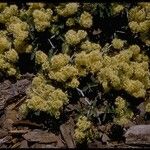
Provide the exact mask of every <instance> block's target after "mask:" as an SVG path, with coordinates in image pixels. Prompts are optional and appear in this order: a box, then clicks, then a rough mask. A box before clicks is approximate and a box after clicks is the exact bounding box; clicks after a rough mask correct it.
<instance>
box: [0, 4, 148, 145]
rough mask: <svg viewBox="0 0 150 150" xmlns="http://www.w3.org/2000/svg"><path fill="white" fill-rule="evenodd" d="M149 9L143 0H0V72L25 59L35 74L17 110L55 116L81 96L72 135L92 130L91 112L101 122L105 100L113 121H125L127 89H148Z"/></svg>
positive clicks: (135, 94) (84, 137) (88, 135)
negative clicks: (124, 0) (126, 0)
mask: <svg viewBox="0 0 150 150" xmlns="http://www.w3.org/2000/svg"><path fill="white" fill-rule="evenodd" d="M149 10H150V3H137V4H136V5H135V4H134V5H133V4H121V3H110V4H105V3H104V4H103V3H93V4H89V3H71V2H70V3H59V4H48V3H47V4H46V3H27V4H22V6H19V5H17V4H16V5H14V4H7V3H0V26H1V28H0V75H1V74H2V75H3V76H4V77H6V78H7V77H9V76H11V77H14V78H15V77H16V78H19V77H20V75H21V74H23V71H22V70H28V71H29V70H30V69H28V68H30V67H31V68H32V69H31V70H30V72H32V73H34V74H35V77H34V78H33V80H32V84H31V86H30V87H29V88H28V90H27V98H26V101H25V102H24V103H23V104H22V105H21V106H20V113H21V114H22V116H23V117H27V116H28V114H29V112H31V111H32V112H44V113H47V114H49V115H50V116H51V117H54V118H56V119H58V120H59V119H60V116H61V114H64V112H65V111H66V106H67V105H69V104H71V105H79V103H80V98H81V96H82V98H84V101H86V103H88V106H85V108H82V107H81V106H80V107H81V108H80V107H79V108H80V110H78V111H77V112H75V114H78V115H79V116H80V117H79V118H78V120H77V123H76V128H75V133H74V138H75V140H76V142H77V143H83V142H85V141H86V142H91V141H92V139H94V138H96V134H95V133H94V132H97V130H96V129H94V128H95V127H93V122H92V119H93V118H94V117H95V118H96V117H97V119H98V121H99V123H101V120H100V119H101V118H100V117H101V112H102V111H105V112H103V114H106V113H110V112H109V111H108V108H109V109H110V110H111V113H113V115H112V116H113V119H112V120H113V123H115V124H119V125H124V124H128V122H129V121H130V120H132V118H133V116H134V115H136V114H135V112H134V111H133V110H132V108H131V109H130V108H129V106H130V101H132V99H131V100H128V97H129V96H130V97H132V98H133V99H136V100H137V101H138V99H143V100H144V99H146V97H147V95H148V92H147V91H148V90H149V89H150V69H149V60H150V59H149V46H150V36H149V35H150V34H149V33H150V19H149V17H150V14H149ZM119 17H120V18H121V19H120V20H119V21H118V20H117V21H116V18H117V19H118V18H119ZM122 18H124V20H125V21H124V22H123V23H122V21H121V20H122ZM116 22H117V23H116ZM114 24H115V25H114ZM28 64H29V65H28ZM30 65H31V66H30ZM21 67H22V68H21ZM25 72H26V71H25ZM95 87H96V88H95ZM94 88H95V89H94ZM93 89H94V90H93ZM114 91H115V92H114ZM77 92H78V93H77ZM90 92H93V93H94V94H93V93H92V94H91V93H90ZM96 92H98V96H97V95H96V94H97V93H96ZM111 92H112V93H111ZM113 92H114V93H115V94H114V93H113ZM95 93H96V94H95ZM99 93H102V95H104V100H103V99H102V97H101V96H100V94H99ZM109 93H111V94H112V95H113V94H114V95H115V96H114V95H113V96H114V97H113V98H112V99H111V98H106V97H107V94H108V95H109ZM116 93H117V94H116ZM118 93H119V94H118ZM122 93H123V94H122ZM124 93H125V94H124ZM74 95H75V96H74ZM89 95H90V96H89ZM91 95H92V96H93V95H94V96H93V97H92V96H91ZM124 95H125V96H124ZM127 95H128V96H127ZM88 96H89V97H88ZM87 97H88V98H87ZM74 99H75V100H74ZM127 101H128V102H127ZM103 102H107V104H108V105H107V106H106V105H104V104H103ZM75 103H76V104H75ZM106 108H107V109H106ZM145 109H146V112H150V104H149V102H148V100H147V101H146V102H145ZM106 110H107V111H106ZM112 110H113V111H112ZM65 113H66V112H65ZM66 114H67V115H68V114H69V113H68V112H67V113H66ZM69 115H70V114H69ZM104 116H105V115H104ZM99 118H100V119H99ZM102 120H103V119H102Z"/></svg>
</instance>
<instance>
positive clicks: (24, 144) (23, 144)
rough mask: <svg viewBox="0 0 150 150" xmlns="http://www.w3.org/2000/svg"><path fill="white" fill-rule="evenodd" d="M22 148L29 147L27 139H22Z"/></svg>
mask: <svg viewBox="0 0 150 150" xmlns="http://www.w3.org/2000/svg"><path fill="white" fill-rule="evenodd" d="M20 148H29V146H28V142H27V141H26V140H23V141H21V143H20Z"/></svg>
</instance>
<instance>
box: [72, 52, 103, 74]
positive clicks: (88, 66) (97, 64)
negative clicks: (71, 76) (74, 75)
mask: <svg viewBox="0 0 150 150" xmlns="http://www.w3.org/2000/svg"><path fill="white" fill-rule="evenodd" d="M101 60H102V54H101V53H100V51H99V50H93V51H91V52H89V53H86V52H85V51H81V52H80V53H78V54H76V56H75V65H76V68H77V69H78V70H79V75H80V76H86V75H87V74H88V72H91V73H97V72H98V71H100V69H101V67H102V62H101Z"/></svg>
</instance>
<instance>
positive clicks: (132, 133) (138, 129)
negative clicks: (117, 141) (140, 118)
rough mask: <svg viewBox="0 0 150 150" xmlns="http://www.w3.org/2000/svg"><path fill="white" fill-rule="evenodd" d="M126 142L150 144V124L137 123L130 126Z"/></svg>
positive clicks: (126, 134) (130, 143)
mask: <svg viewBox="0 0 150 150" xmlns="http://www.w3.org/2000/svg"><path fill="white" fill-rule="evenodd" d="M125 138H126V144H129V145H149V146H150V125H135V126H132V127H130V128H129V129H128V130H127V131H126V133H125Z"/></svg>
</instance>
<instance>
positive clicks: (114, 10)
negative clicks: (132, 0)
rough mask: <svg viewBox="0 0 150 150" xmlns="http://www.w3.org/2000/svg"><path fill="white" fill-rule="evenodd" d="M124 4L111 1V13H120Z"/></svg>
mask: <svg viewBox="0 0 150 150" xmlns="http://www.w3.org/2000/svg"><path fill="white" fill-rule="evenodd" d="M124 8H125V7H124V6H123V5H121V4H118V3H112V4H111V11H112V14H113V15H117V14H119V13H121V12H122V11H123V10H124Z"/></svg>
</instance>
